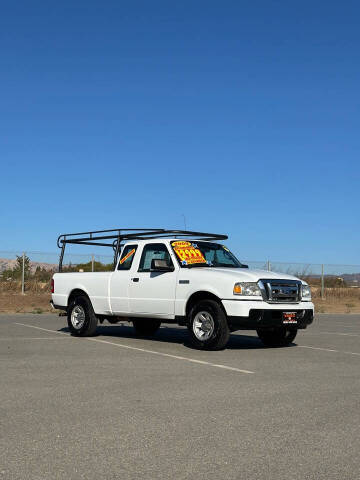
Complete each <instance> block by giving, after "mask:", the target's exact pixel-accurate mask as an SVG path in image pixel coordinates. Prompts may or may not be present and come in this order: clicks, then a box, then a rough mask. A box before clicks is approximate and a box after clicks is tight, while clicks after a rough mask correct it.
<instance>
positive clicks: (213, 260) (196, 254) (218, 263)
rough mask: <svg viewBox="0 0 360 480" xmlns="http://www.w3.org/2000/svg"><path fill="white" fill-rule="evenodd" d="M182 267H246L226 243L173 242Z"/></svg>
mask: <svg viewBox="0 0 360 480" xmlns="http://www.w3.org/2000/svg"><path fill="white" fill-rule="evenodd" d="M171 246H172V249H173V250H174V252H175V254H176V257H177V259H178V261H179V264H180V266H181V267H185V268H190V267H221V268H224V267H225V268H245V265H242V264H241V263H240V262H239V260H238V259H237V258H236V257H235V256H234V255H233V254H232V253H231V252H230V250H229V249H228V248H226V247H225V246H224V245H220V244H218V243H211V242H197V241H194V242H187V241H182V240H181V241H180V240H179V241H174V242H171Z"/></svg>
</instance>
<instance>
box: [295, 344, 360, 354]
mask: <svg viewBox="0 0 360 480" xmlns="http://www.w3.org/2000/svg"><path fill="white" fill-rule="evenodd" d="M298 348H310V349H311V350H323V351H324V352H334V353H346V354H347V355H360V353H356V352H345V351H343V350H334V349H332V348H321V347H309V346H308V345H298Z"/></svg>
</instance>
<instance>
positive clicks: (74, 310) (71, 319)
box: [68, 295, 98, 337]
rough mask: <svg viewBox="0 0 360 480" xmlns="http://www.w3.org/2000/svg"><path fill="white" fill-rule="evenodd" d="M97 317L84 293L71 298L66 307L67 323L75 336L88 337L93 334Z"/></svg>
mask: <svg viewBox="0 0 360 480" xmlns="http://www.w3.org/2000/svg"><path fill="white" fill-rule="evenodd" d="M97 323H98V319H97V318H96V315H95V312H94V310H93V307H92V305H91V302H90V300H89V299H88V297H86V296H85V295H81V296H78V297H76V298H74V299H73V300H72V302H71V303H70V305H69V307H68V325H69V330H70V332H71V334H72V335H75V336H77V337H90V336H92V335H94V333H95V331H96V327H97Z"/></svg>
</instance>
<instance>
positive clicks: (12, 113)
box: [0, 0, 360, 264]
mask: <svg viewBox="0 0 360 480" xmlns="http://www.w3.org/2000/svg"><path fill="white" fill-rule="evenodd" d="M1 10H2V11H1V15H0V46H1V62H0V78H1V90H0V105H1V114H0V132H1V133H0V135H1V136H0V162H1V179H2V182H1V189H0V217H1V222H0V231H1V240H0V250H23V249H27V250H45V251H56V245H55V241H56V237H57V235H58V234H59V233H62V232H71V231H82V230H88V229H102V228H112V227H118V226H121V227H160V228H183V225H184V224H183V216H182V215H183V214H185V216H186V222H187V227H188V228H189V229H194V230H205V231H215V232H220V233H228V234H229V236H230V240H229V241H228V245H229V246H230V247H231V248H232V249H233V250H234V251H235V252H236V253H238V254H239V256H240V257H241V258H243V259H254V260H255V259H263V258H272V259H274V260H283V261H299V262H306V261H309V262H316V263H322V262H324V263H352V264H360V249H359V233H360V229H359V180H360V167H359V151H360V136H359V127H360V113H359V106H360V105H359V103H360V102H359V85H360V62H359V51H360V29H359V14H360V7H359V4H358V2H351V1H349V2H331V1H330V2H325V1H324V2H323V1H318V2H307V1H305V2H289V1H277V2H269V1H251V2H238V1H223V2H219V1H216V2H214V1H193V0H192V1H186V0H185V1H183V2H169V1H158V0H154V1H152V2H149V1H136V0H135V1H131V2H130V1H127V2H122V1H114V2H112V1H107V2H100V1H89V0H88V1H75V2H74V1H63V2H48V1H47V2H45V1H36V0H34V1H31V2H10V1H5V2H2V7H1Z"/></svg>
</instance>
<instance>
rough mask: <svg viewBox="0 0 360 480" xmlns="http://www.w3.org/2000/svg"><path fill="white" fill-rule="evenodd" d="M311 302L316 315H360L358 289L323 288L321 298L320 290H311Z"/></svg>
mask: <svg viewBox="0 0 360 480" xmlns="http://www.w3.org/2000/svg"><path fill="white" fill-rule="evenodd" d="M312 295H313V302H314V304H315V309H316V311H317V312H318V313H360V289H359V288H341V287H334V288H325V290H324V298H321V290H320V288H316V287H313V288H312Z"/></svg>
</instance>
